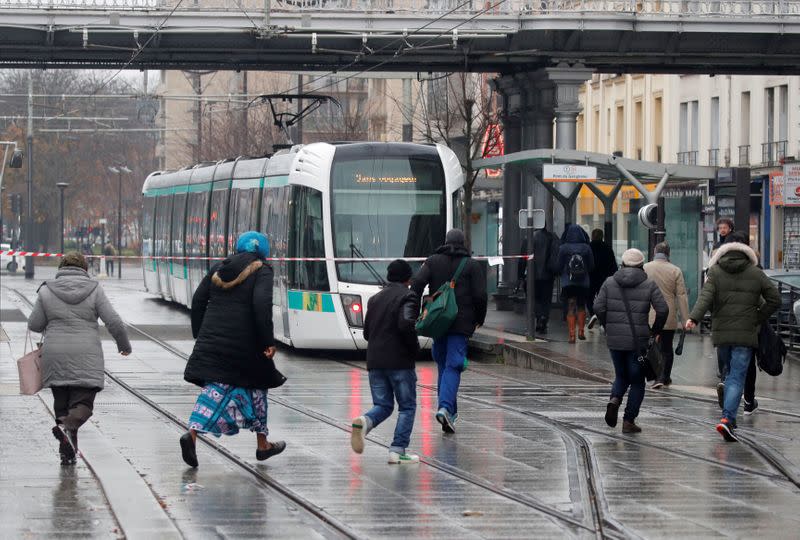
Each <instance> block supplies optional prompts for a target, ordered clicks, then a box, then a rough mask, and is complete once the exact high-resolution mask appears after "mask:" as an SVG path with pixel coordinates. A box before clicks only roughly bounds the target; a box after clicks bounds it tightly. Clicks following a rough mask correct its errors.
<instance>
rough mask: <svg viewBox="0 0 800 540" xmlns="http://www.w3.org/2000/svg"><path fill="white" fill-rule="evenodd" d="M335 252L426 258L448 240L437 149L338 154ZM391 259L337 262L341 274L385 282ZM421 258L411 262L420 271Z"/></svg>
mask: <svg viewBox="0 0 800 540" xmlns="http://www.w3.org/2000/svg"><path fill="white" fill-rule="evenodd" d="M331 187H332V191H333V212H332V214H333V234H334V250H335V253H336V257H351V258H363V259H370V258H373V257H389V258H399V257H427V256H428V255H430V254H431V253H433V250H434V249H436V248H437V247H438V246H439V245H441V244H442V243H443V242H444V235H445V226H446V222H445V216H446V204H445V202H446V199H445V181H444V170H443V169H442V165H441V162H440V160H439V156H438V154H421V155H413V154H411V155H408V154H407V155H399V156H390V157H371V156H370V157H367V158H365V159H349V158H346V159H336V160H335V161H334V164H333V169H332V171H331ZM388 265H389V262H388V261H364V262H342V263H338V264H337V265H336V266H337V269H338V273H339V279H340V280H341V281H344V282H348V283H368V284H380V283H381V282H382V278H384V277H385V276H386V268H387V266H388ZM419 265H420V263H419V262H416V263H412V267H413V268H414V270H415V271H416V269H417V268H418V267H419Z"/></svg>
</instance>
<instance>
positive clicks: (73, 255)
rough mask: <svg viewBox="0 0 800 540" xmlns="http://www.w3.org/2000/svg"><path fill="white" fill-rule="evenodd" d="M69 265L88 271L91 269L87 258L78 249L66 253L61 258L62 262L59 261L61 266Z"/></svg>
mask: <svg viewBox="0 0 800 540" xmlns="http://www.w3.org/2000/svg"><path fill="white" fill-rule="evenodd" d="M67 266H75V267H77V268H83V269H84V270H87V271H88V270H89V264H88V263H87V262H86V258H85V257H84V256H83V255H81V254H80V253H78V252H77V251H70V252H69V253H65V254H64V256H63V257H62V258H61V262H59V263H58V267H59V268H65V267H67Z"/></svg>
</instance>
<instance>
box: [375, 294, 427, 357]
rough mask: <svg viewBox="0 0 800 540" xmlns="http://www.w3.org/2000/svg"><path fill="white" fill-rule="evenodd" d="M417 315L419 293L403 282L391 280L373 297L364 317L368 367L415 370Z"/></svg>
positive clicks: (417, 350) (417, 346) (417, 347)
mask: <svg viewBox="0 0 800 540" xmlns="http://www.w3.org/2000/svg"><path fill="white" fill-rule="evenodd" d="M417 315H419V296H417V294H416V293H415V292H414V291H410V290H408V288H407V287H406V286H405V285H403V284H402V283H389V284H388V285H387V286H386V287H384V288H383V289H382V290H381V291H380V292H379V293H378V294H376V295H375V296H373V297H372V298H370V299H369V302H368V303H367V315H366V319H365V320H364V339H366V340H367V341H368V342H369V345H368V346H367V369H414V361H415V359H416V356H417V353H419V340H418V339H417V332H416V330H414V323H416V322H417Z"/></svg>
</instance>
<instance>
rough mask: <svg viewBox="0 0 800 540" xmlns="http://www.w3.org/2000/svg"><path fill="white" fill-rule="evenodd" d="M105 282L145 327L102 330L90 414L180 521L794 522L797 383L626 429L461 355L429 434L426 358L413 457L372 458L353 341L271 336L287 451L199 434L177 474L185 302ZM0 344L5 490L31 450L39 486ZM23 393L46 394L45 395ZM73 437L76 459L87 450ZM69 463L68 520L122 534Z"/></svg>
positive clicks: (588, 402) (266, 531)
mask: <svg viewBox="0 0 800 540" xmlns="http://www.w3.org/2000/svg"><path fill="white" fill-rule="evenodd" d="M3 286H4V288H3V290H2V291H0V294H1V295H2V305H0V309H2V311H0V319H2V321H3V327H4V329H5V330H6V331H7V332H8V334H9V335H10V337H11V339H12V340H13V341H12V349H13V350H14V352H15V353H18V352H19V353H21V346H22V345H21V344H22V340H23V337H24V323H23V322H22V319H24V314H27V311H28V308H26V306H25V305H24V302H23V301H22V300H21V299H19V298H16V299H15V298H14V294H13V293H11V292H10V291H9V289H8V287H14V288H17V289H19V290H20V291H21V292H23V294H24V295H25V296H27V297H29V298H30V299H34V298H35V296H34V290H35V286H34V284H29V283H25V282H24V280H21V279H19V280H17V279H15V280H13V281H12V280H8V279H6V278H5V277H4V278H3ZM104 286H105V287H106V291H107V293H108V294H109V297H110V298H111V299H112V301H113V302H114V303H115V305H116V306H117V308H118V309H119V310H120V313H121V314H122V315H123V317H124V318H125V319H126V320H127V321H128V322H130V323H131V324H133V325H135V326H136V327H138V328H139V329H141V330H143V331H144V332H145V333H147V334H148V335H151V336H153V337H155V338H157V341H153V340H149V339H147V338H145V337H144V335H143V334H139V333H137V332H136V331H135V330H133V329H132V330H131V337H132V338H133V339H134V342H133V347H134V353H133V354H132V355H131V356H130V357H128V358H122V357H120V356H119V355H117V354H116V351H115V349H114V347H113V344H112V343H111V342H109V341H105V342H104V347H105V348H106V353H107V368H108V371H109V374H110V376H111V377H112V378H110V379H109V381H108V385H107V387H106V389H105V390H104V391H103V392H102V393H100V394H99V395H98V399H97V405H96V414H95V416H94V417H93V418H92V420H91V423H92V426H93V427H94V428H96V430H97V432H98V433H99V434H100V435H101V436H102V437H103V438H104V439H105V440H106V441H107V442H108V443H110V444H111V445H112V446H113V447H114V448H115V449H116V451H117V452H118V453H119V455H120V456H121V458H122V460H123V462H124V463H125V464H127V465H126V466H127V467H129V468H130V469H131V470H132V471H134V472H135V473H136V475H137V476H138V477H139V478H140V479H141V480H142V481H143V482H144V483H145V484H146V486H147V488H148V489H149V491H150V493H151V495H152V497H153V499H154V500H155V501H157V503H158V505H159V507H161V508H162V509H163V512H164V513H165V515H166V517H167V518H168V520H169V521H170V522H171V523H172V525H173V526H174V529H175V532H176V534H177V535H179V536H184V537H206V536H207V537H212V536H214V537H220V536H222V537H243V536H265V535H268V536H273V535H274V536H277V535H278V534H280V535H281V536H287V537H303V538H308V537H314V536H316V537H339V536H350V537H365V538H369V537H398V538H400V537H402V538H408V537H412V536H416V537H425V538H453V537H459V538H478V537H481V538H531V537H537V538H539V537H559V538H563V537H565V536H567V537H592V536H595V537H609V538H614V537H636V536H640V537H646V538H658V537H678V536H681V537H713V536H732V537H753V536H756V535H766V536H768V537H770V538H782V537H785V538H795V537H796V532H795V531H796V530H797V528H798V525H800V516H798V515H797V512H796V509H797V508H800V488H798V486H797V485H796V483H793V482H797V481H798V473H797V471H798V468H800V445H798V444H797V437H798V434H799V433H800V430H799V429H798V427H800V406H798V405H797V403H798V399H797V398H798V397H800V395H798V392H797V389H796V384H794V382H793V381H791V380H790V381H787V382H786V384H780V383H776V382H775V381H769V384H768V385H765V386H775V385H776V384H777V385H778V386H779V388H776V390H775V392H774V397H775V399H770V398H771V397H773V396H772V395H770V392H771V389H769V388H767V389H766V390H764V389H763V388H762V387H761V386H759V400H760V402H761V405H762V409H764V410H759V411H758V412H757V413H756V414H755V415H753V416H752V417H747V418H744V417H742V418H741V419H740V426H741V429H740V431H741V433H742V435H744V438H746V439H747V442H745V443H743V444H726V443H724V442H723V441H722V439H721V438H720V437H719V436H718V435H717V434H716V432H714V430H713V421H715V420H716V419H717V417H718V415H719V410H718V407H717V405H716V403H715V401H714V400H713V399H709V398H708V394H707V393H704V392H700V391H698V392H694V391H693V389H692V388H691V387H688V386H687V387H685V388H683V389H679V390H676V391H673V392H648V394H647V396H646V399H645V403H644V407H643V409H642V414H641V416H640V418H639V423H640V424H641V425H642V428H643V429H644V431H643V432H642V433H641V434H638V435H623V434H622V433H621V432H620V431H619V429H617V430H611V429H609V428H608V427H607V426H606V425H605V423H604V422H603V419H602V414H603V412H604V403H605V401H606V399H607V392H608V388H607V386H606V385H603V384H594V383H587V382H586V381H581V380H577V379H569V378H563V377H558V376H554V375H549V374H543V373H539V372H535V371H530V370H524V369H519V368H513V367H507V366H499V365H485V364H474V363H473V364H472V366H471V369H470V370H469V371H467V373H466V374H465V376H464V379H463V386H462V394H461V397H460V401H459V413H460V417H461V419H460V420H459V423H458V426H457V427H458V433H457V434H455V435H444V434H442V432H441V430H440V426H439V425H438V424H437V423H436V421H435V420H434V418H433V414H434V412H435V408H436V396H435V380H436V377H435V368H434V367H433V366H432V364H431V363H429V362H422V363H420V364H418V378H419V388H418V411H417V420H416V423H415V429H414V434H413V436H412V441H411V446H412V450H414V451H417V452H418V453H420V455H421V457H422V460H423V463H421V464H420V465H418V466H408V467H397V466H389V465H387V464H386V453H387V452H388V444H389V442H390V441H391V436H392V431H393V428H394V424H393V419H390V420H389V422H388V423H385V424H384V425H382V426H379V427H378V428H377V429H375V430H374V431H373V432H371V433H370V435H369V437H368V440H369V442H368V444H367V448H366V450H365V452H364V454H362V455H356V454H354V453H353V452H352V451H351V450H350V446H349V424H350V420H351V419H352V418H353V417H355V416H358V415H359V414H360V413H361V412H363V411H364V410H366V409H367V408H368V407H369V405H370V404H371V400H370V393H369V385H368V382H367V376H366V371H364V369H363V367H364V363H363V362H362V361H361V360H360V359H359V357H358V356H355V355H351V354H338V355H332V354H307V353H299V352H296V351H289V350H282V351H280V352H279V355H278V359H277V363H278V366H279V368H280V369H281V371H282V372H283V373H284V374H285V375H286V376H287V377H288V378H289V381H288V382H287V384H286V385H284V386H283V387H281V388H279V389H276V390H274V391H272V392H271V393H270V398H271V400H270V404H269V407H270V408H269V418H270V431H271V434H270V438H271V439H283V440H286V441H287V444H288V448H287V450H286V452H285V453H284V454H282V455H280V456H277V457H275V458H273V459H271V460H269V461H267V462H265V463H262V464H256V463H257V462H256V461H255V456H254V455H253V454H254V452H255V437H254V436H252V435H250V434H247V433H243V434H240V435H238V436H236V437H230V438H224V439H219V440H217V439H212V441H211V442H212V443H213V444H215V445H219V447H218V448H215V447H212V446H208V445H200V446H199V448H198V449H199V457H200V461H201V465H200V468H199V469H198V470H197V471H191V470H190V469H188V468H187V467H186V466H185V465H184V464H183V463H182V461H181V458H180V452H179V448H178V445H177V438H178V436H179V435H180V433H181V428H180V427H179V426H178V425H177V424H176V423H175V422H173V421H172V420H171V418H174V419H177V420H184V421H185V419H186V418H187V417H188V414H189V411H190V410H191V408H192V405H193V403H194V399H195V397H196V395H197V388H196V387H193V386H191V385H189V384H187V383H184V382H183V381H182V372H183V367H184V365H185V359H184V357H185V355H186V354H188V352H189V351H190V350H191V340H190V336H189V335H188V331H187V328H188V313H187V312H186V311H185V310H182V309H177V308H174V307H172V306H169V305H166V304H164V303H162V302H160V301H157V300H154V299H152V298H149V297H147V295H145V294H144V293H141V292H138V288H139V286H138V283H137V282H135V281H126V280H123V281H122V283H115V282H114V283H112V282H111V281H106V282H104ZM21 315H22V316H21ZM3 347H4V349H3V351H2V354H3V361H2V362H0V365H3V366H5V367H4V368H0V389H2V392H0V404H1V406H2V410H0V417H2V418H11V419H13V422H15V423H14V424H13V425H15V426H17V430H18V432H19V431H23V432H25V431H28V430H30V431H31V433H32V437H31V441H33V440H36V441H37V442H36V443H31V444H33V446H32V447H31V446H30V444H29V445H28V446H26V445H25V444H22V443H21V442H19V441H17V440H16V439H15V438H14V437H10V436H9V435H8V434H3V435H0V437H2V438H0V442H1V443H2V446H3V452H2V453H3V456H4V459H3V461H4V464H3V465H5V468H4V467H3V465H0V497H2V498H3V502H4V503H5V501H6V500H9V499H8V498H10V497H13V485H14V483H15V482H16V481H18V478H19V477H20V476H21V477H23V478H24V477H26V476H27V475H26V474H25V471H27V470H28V467H29V466H28V465H26V463H27V462H28V460H29V457H28V456H29V455H30V454H35V461H34V463H35V467H36V470H37V471H47V474H48V475H49V476H48V478H49V480H48V481H49V482H54V481H55V480H54V479H55V478H57V477H58V476H59V473H61V471H60V468H59V466H58V464H57V459H56V457H55V453H56V443H55V440H53V439H52V437H50V436H49V433H48V431H47V426H48V425H49V424H48V422H49V421H50V420H49V419H48V418H46V416H45V415H46V409H45V405H44V403H43V401H41V400H37V398H32V397H22V396H15V395H13V391H12V390H13V388H12V387H13V381H12V378H13V373H12V372H11V371H10V370H8V369H7V368H8V366H7V365H8V364H9V362H8V361H7V359H8V358H9V354H10V353H9V350H8V347H5V345H3ZM17 349H20V350H19V351H17ZM3 370H5V371H3ZM115 379H116V381H115ZM117 381H118V382H117ZM126 387H128V388H129V389H126ZM131 391H133V392H135V393H137V394H139V395H138V396H137V395H135V394H134V393H131ZM676 394H677V395H676ZM42 397H43V398H44V402H47V403H48V406H49V401H50V398H49V396H48V395H47V393H46V392H44V393H42ZM143 398H145V399H147V400H149V402H150V405H148V404H147V403H146V402H145V401H143ZM25 407H27V408H25ZM767 409H769V411H772V412H768V411H767ZM20 414H23V415H25V420H23V419H20V418H19V416H18V415H20ZM29 418H30V419H33V420H31V421H30V422H29V421H28V419H29ZM0 419H1V418H0ZM6 421H8V420H6ZM36 437H39V439H36ZM48 437H49V438H48ZM27 443H30V441H26V444H27ZM85 444H86V450H85V452H86V454H87V462H88V463H89V464H91V463H92V455H91V454H92V451H93V450H94V448H93V447H90V446H89V444H90V442H86V443H85ZM95 453H96V452H95ZM9 458H10V459H9ZM48 463H51V465H49V466H48ZM14 464H18V465H14ZM12 471H13V474H12ZM75 473H76V474H77V475H78V477H80V478H82V479H83V480H82V483H80V484H79V487H78V488H77V489H76V492H77V493H76V497H75V498H76V500H78V501H79V502H80V501H82V502H80V504H83V505H86V504H89V503H91V504H94V505H95V506H97V507H98V510H99V511H100V513H101V514H102V516H104V517H102V518H97V519H95V520H93V521H92V522H91V523H92V525H91V527H87V526H86V524H85V523H83V522H82V523H81V527H82V528H81V531H82V532H84V533H85V534H86V535H89V536H109V535H111V536H114V535H115V534H119V533H115V532H114V531H115V530H117V531H118V530H119V529H118V527H119V526H121V527H122V529H123V531H124V530H125V525H126V524H124V523H123V524H121V525H119V524H117V523H115V519H117V518H115V510H116V508H115V505H114V501H113V500H111V497H109V500H111V502H108V501H106V502H105V503H104V504H98V503H97V500H96V499H97V498H98V497H102V495H98V493H101V490H100V489H99V486H98V483H102V481H103V478H102V475H101V474H97V475H94V474H93V473H92V472H91V471H89V470H88V469H86V468H85V465H84V464H79V466H78V467H76V468H75ZM81 475H83V476H81ZM98 476H99V478H98ZM276 487H277V488H278V490H276V489H275V488H276ZM40 491H41V493H39V492H37V493H38V495H37V497H38V498H37V499H36V504H29V505H27V506H29V507H30V508H34V509H38V510H37V511H36V512H34V513H33V514H32V515H33V517H32V518H31V519H36V517H37V516H41V515H42V513H43V512H45V511H49V513H50V514H53V513H54V512H55V513H57V512H58V510H57V509H58V508H60V504H61V503H60V502H59V501H60V500H61V498H60V497H59V496H58V495H57V493H58V492H55V493H53V492H52V490H51V491H50V492H49V495H47V493H48V492H46V490H40ZM87 501H88V502H87ZM101 502H102V499H101ZM76 504H78V503H76ZM14 508H18V507H16V506H14V505H11V506H8V505H6V504H2V505H1V506H0V521H2V522H3V523H4V524H6V523H11V527H12V530H13V531H16V532H17V533H18V534H14V536H17V535H22V534H29V535H33V536H37V535H38V534H42V535H43V534H45V532H46V531H47V530H50V529H48V527H50V528H54V527H55V524H53V523H52V520H51V522H48V527H40V528H39V529H32V528H28V525H27V523H28V520H27V519H20V518H19V512H14V510H13V509H14ZM69 510H70V509H69V508H65V511H69ZM11 512H14V513H13V514H12V513H11ZM12 515H13V516H17V517H16V519H10V520H7V518H11V517H12ZM40 519H41V517H40ZM324 520H328V523H325V521H324ZM95 521H96V522H97V523H96V524H95ZM134 525H135V524H134ZM131 527H133V526H131ZM6 530H7V528H6V527H4V532H5V531H6ZM131 530H134V528H132V529H131ZM37 531H38V532H37ZM128 536H131V535H130V534H128Z"/></svg>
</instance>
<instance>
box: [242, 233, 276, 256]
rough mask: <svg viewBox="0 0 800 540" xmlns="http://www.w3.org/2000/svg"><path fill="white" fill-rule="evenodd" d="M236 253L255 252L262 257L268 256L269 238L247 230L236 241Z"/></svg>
mask: <svg viewBox="0 0 800 540" xmlns="http://www.w3.org/2000/svg"><path fill="white" fill-rule="evenodd" d="M236 253H255V254H256V255H258V256H259V257H261V258H262V259H266V258H267V257H269V240H268V239H267V237H266V236H265V235H264V234H262V233H260V232H257V231H247V232H246V233H242V234H241V235H240V236H239V239H238V240H237V241H236Z"/></svg>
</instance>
